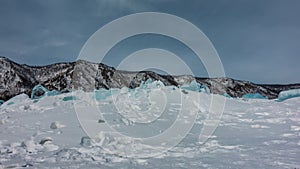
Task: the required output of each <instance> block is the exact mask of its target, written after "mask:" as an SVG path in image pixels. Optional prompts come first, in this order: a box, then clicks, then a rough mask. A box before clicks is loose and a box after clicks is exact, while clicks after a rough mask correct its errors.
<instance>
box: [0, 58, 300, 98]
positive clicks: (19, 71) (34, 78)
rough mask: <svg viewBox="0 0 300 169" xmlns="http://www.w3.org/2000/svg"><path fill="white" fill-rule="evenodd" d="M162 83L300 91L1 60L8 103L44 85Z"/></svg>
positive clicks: (1, 92)
mask: <svg viewBox="0 0 300 169" xmlns="http://www.w3.org/2000/svg"><path fill="white" fill-rule="evenodd" d="M149 78H151V79H153V80H160V81H162V82H163V83H164V84H165V85H167V86H168V85H174V86H181V85H183V84H188V83H190V82H191V81H193V80H196V81H197V82H198V83H199V84H202V85H206V86H207V87H208V88H209V89H210V91H211V93H214V94H221V95H224V94H225V93H227V94H228V95H229V96H231V97H242V96H243V95H244V94H249V93H259V94H261V95H263V96H265V97H267V98H269V99H274V98H277V96H278V94H279V93H280V92H281V91H283V90H289V89H297V88H300V84H288V85H278V84H276V85H275V84H274V85H272V84H255V83H251V82H248V81H241V80H235V79H231V78H199V77H192V76H190V75H182V76H170V75H160V74H157V73H155V72H151V71H141V72H130V71H123V70H116V69H115V68H113V67H110V66H107V65H105V64H102V63H91V62H88V61H84V60H78V61H76V62H70V63H56V64H51V65H47V66H28V65H24V64H18V63H15V62H13V61H11V60H9V59H8V58H5V57H0V99H1V100H8V99H10V98H11V97H13V96H16V95H18V94H21V93H26V94H28V95H30V93H31V92H32V89H33V87H34V86H36V85H38V84H41V85H42V86H44V87H45V88H46V89H48V90H57V91H61V92H64V91H69V90H72V89H83V90H84V91H93V90H94V89H100V88H105V89H109V88H122V87H124V86H126V87H129V88H135V87H137V86H139V85H140V83H141V82H142V81H146V80H147V79H149Z"/></svg>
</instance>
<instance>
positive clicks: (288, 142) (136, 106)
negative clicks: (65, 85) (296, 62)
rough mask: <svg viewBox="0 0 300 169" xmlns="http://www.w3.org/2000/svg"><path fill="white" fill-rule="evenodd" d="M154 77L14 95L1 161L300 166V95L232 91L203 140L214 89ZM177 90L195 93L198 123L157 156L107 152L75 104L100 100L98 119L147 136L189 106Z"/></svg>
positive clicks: (2, 132)
mask: <svg viewBox="0 0 300 169" xmlns="http://www.w3.org/2000/svg"><path fill="white" fill-rule="evenodd" d="M154 84H155V85H154ZM154 84H153V83H151V84H150V83H149V84H147V83H146V84H144V85H146V87H145V86H140V87H139V88H137V89H135V90H133V89H128V88H123V89H113V90H104V89H103V90H102V89H101V90H99V91H96V92H91V93H84V92H81V91H75V92H73V93H64V94H59V95H55V96H47V95H45V96H44V97H42V98H40V99H35V100H32V99H30V98H29V97H28V96H27V95H24V94H22V95H18V96H16V97H14V98H12V99H10V100H9V101H7V102H5V103H4V104H2V105H1V106H0V120H1V121H0V168H21V167H31V168H272V169H273V168H281V169H282V168H287V169H291V168H300V161H299V159H300V141H299V140H300V107H299V105H300V98H299V97H298V98H293V99H289V100H285V101H283V102H276V101H275V100H266V99H251V100H245V99H236V98H227V101H226V106H225V110H224V113H223V116H222V118H221V121H220V123H219V127H218V128H217V129H216V131H215V132H214V133H213V135H212V136H211V137H210V139H208V140H207V142H206V143H205V144H200V143H199V141H198V138H199V134H200V131H201V129H202V127H203V125H204V123H209V122H207V121H205V119H206V118H207V115H208V110H209V106H210V103H211V94H208V93H206V92H202V93H198V92H194V91H190V90H188V91H185V92H182V90H183V89H180V88H176V87H172V86H162V85H159V83H154ZM147 85H148V86H147ZM149 85H152V86H151V87H150V89H149ZM192 87H196V88H197V87H199V86H197V85H195V86H192ZM199 89H200V88H199ZM197 90H198V89H197ZM74 94H75V96H76V97H74ZM78 96H80V97H78ZM171 96H172V97H171ZM175 96H178V97H179V96H180V97H184V98H183V100H184V99H186V100H188V101H189V102H188V104H187V105H188V106H189V107H185V109H190V110H191V112H192V111H195V110H197V111H199V113H198V114H197V115H196V119H195V124H194V126H193V128H192V129H191V131H190V132H189V133H188V134H187V136H186V137H185V138H184V139H183V140H182V141H181V142H180V143H179V144H178V145H177V146H175V147H173V148H172V149H170V150H168V151H166V152H162V153H161V154H159V155H156V156H154V157H151V158H130V157H126V156H124V155H122V154H110V153H108V152H107V151H105V150H104V149H103V148H102V147H101V146H99V144H95V143H93V142H92V141H91V140H90V138H89V137H88V136H87V134H86V133H85V132H84V130H83V128H82V126H81V125H80V123H79V121H78V119H77V114H76V112H75V109H74V104H80V105H86V106H92V105H97V108H98V109H99V110H100V112H101V113H102V114H103V115H102V116H100V115H99V116H97V114H96V116H95V118H93V120H91V121H90V123H92V125H95V126H97V125H102V124H109V125H110V126H111V127H113V128H114V129H115V130H117V131H119V132H122V133H123V134H126V135H129V136H133V137H137V136H144V137H149V136H154V135H158V134H160V133H163V132H165V131H166V130H167V129H168V127H170V126H171V125H172V124H173V122H174V121H175V119H176V118H177V116H178V112H179V111H180V110H181V109H184V108H183V107H182V104H181V102H180V100H181V98H180V97H179V100H176V98H174V97H175ZM196 96H197V97H196ZM198 96H199V98H198ZM219 97H223V96H219ZM166 100H167V101H169V103H166V104H165V101H166ZM150 110H151V111H150ZM118 111H122V112H118ZM141 111H142V112H146V114H140V112H141ZM149 111H150V113H149ZM152 111H153V113H152V114H151V112H152ZM161 111H163V113H162V112H161ZM87 113H89V112H87ZM145 116H146V118H145ZM102 117H103V119H102ZM149 119H150V121H145V120H149ZM180 120H181V122H182V124H184V123H190V121H189V119H186V118H185V117H182V118H181V119H180ZM154 121H155V122H154ZM148 122H150V123H149V124H148ZM154 124H155V125H154ZM99 138H100V140H98V141H99V142H100V143H101V144H103V145H104V144H106V145H107V146H110V147H114V148H115V149H126V148H129V149H131V148H136V147H138V148H140V149H145V151H146V149H147V147H143V145H141V144H140V143H139V142H131V141H130V140H118V139H117V138H112V137H111V135H110V134H109V133H99ZM170 139H172V138H170ZM148 148H149V147H148ZM137 156H138V154H137Z"/></svg>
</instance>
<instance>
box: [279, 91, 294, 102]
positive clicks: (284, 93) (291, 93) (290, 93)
mask: <svg viewBox="0 0 300 169" xmlns="http://www.w3.org/2000/svg"><path fill="white" fill-rule="evenodd" d="M294 97H300V89H292V90H286V91H282V92H280V93H279V95H278V99H277V100H278V101H284V100H287V99H291V98H294Z"/></svg>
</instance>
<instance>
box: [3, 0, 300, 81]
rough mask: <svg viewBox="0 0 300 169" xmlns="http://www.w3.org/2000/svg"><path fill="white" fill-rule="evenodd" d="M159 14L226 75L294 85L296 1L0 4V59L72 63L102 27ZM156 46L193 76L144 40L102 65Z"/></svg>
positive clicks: (26, 0) (299, 69)
mask: <svg viewBox="0 0 300 169" xmlns="http://www.w3.org/2000/svg"><path fill="white" fill-rule="evenodd" d="M146 11H147V12H149V11H151V12H164V13H169V14H173V15H177V16H179V17H181V18H184V19H186V20H188V21H190V22H191V23H193V24H195V25H196V26H197V27H199V28H200V29H201V30H202V31H203V32H204V33H205V34H206V35H207V37H208V38H209V39H210V40H211V41H212V43H213V45H214V46H215V48H216V50H217V51H218V53H219V56H220V58H221V61H222V63H223V65H224V69H225V73H226V76H228V77H232V78H236V79H241V80H249V81H252V82H256V83H296V82H298V83H299V82H300V76H299V74H300V66H299V63H300V55H299V53H300V21H299V20H300V19H299V18H300V1H299V0H264V1H262V0H216V1H209V0H206V1H201V0H186V1H183V0H159V1H158V0H152V1H146V0H123V1H121V0H120V1H118V0H88V1H79V0H51V1H50V0H47V1H46V0H44V1H43V0H0V25H1V26H0V55H1V56H6V57H8V58H10V59H12V60H13V61H15V62H18V63H25V64H29V65H46V64H50V63H56V62H67V61H75V60H76V58H77V56H78V54H79V51H80V49H81V47H82V46H83V44H84V43H85V42H86V41H87V39H88V38H89V37H90V36H91V35H92V34H93V33H94V32H95V31H97V30H98V29H99V28H101V27H102V26H103V25H105V24H107V23H108V22H110V21H113V20H114V19H117V18H119V17H122V16H124V15H128V14H133V13H137V12H146ZM149 47H156V48H163V49H166V50H170V51H172V52H173V53H175V54H178V55H179V56H180V57H181V59H182V60H184V61H185V62H186V63H187V64H188V65H189V66H190V67H191V69H192V71H193V72H194V73H195V74H196V75H197V76H206V72H205V69H203V66H202V65H201V62H199V61H196V60H195V57H193V54H192V52H191V51H190V50H189V49H187V48H186V47H185V46H184V45H182V44H181V43H180V42H177V41H176V40H174V39H171V38H168V37H163V36H157V35H145V36H136V37H132V38H129V39H126V40H124V41H122V42H121V43H120V44H118V45H117V46H116V47H114V50H112V51H111V52H110V54H109V55H107V56H106V58H105V59H104V63H106V64H108V65H111V66H116V65H118V63H119V62H120V61H121V60H122V57H124V56H126V55H129V54H130V53H132V52H134V51H137V50H141V49H143V48H149Z"/></svg>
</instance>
